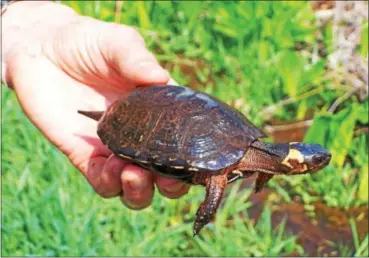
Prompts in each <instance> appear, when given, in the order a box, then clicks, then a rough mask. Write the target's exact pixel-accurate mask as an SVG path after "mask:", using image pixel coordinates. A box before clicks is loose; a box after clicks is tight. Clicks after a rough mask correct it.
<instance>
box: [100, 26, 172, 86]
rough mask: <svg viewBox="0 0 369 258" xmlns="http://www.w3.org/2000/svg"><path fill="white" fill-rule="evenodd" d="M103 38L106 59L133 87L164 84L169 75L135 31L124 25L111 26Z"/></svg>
mask: <svg viewBox="0 0 369 258" xmlns="http://www.w3.org/2000/svg"><path fill="white" fill-rule="evenodd" d="M108 33H109V35H108V36H107V37H104V38H105V40H108V41H109V43H108V44H106V45H105V46H106V48H105V50H106V51H105V52H106V57H107V58H106V59H107V61H108V62H109V63H110V65H112V66H113V68H114V69H115V71H116V72H117V73H118V74H119V75H120V76H122V77H123V78H124V79H125V80H128V81H130V82H131V83H132V84H134V85H148V84H166V83H167V82H168V81H169V79H170V75H169V73H168V72H167V71H166V70H165V69H163V68H162V67H161V66H160V64H159V63H158V61H157V60H156V58H155V56H154V55H153V54H152V53H151V52H150V51H149V50H148V49H147V48H146V46H145V42H144V39H143V38H142V37H141V35H140V34H139V33H138V31H137V30H135V29H133V28H131V27H129V26H125V25H115V24H114V25H113V26H112V29H111V30H109V32H108Z"/></svg>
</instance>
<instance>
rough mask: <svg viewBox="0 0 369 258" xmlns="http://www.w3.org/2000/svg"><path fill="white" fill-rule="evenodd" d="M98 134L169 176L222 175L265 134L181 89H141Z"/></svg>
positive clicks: (112, 109)
mask: <svg viewBox="0 0 369 258" xmlns="http://www.w3.org/2000/svg"><path fill="white" fill-rule="evenodd" d="M97 133H98V135H99V137H100V138H101V140H102V142H103V143H104V144H106V145H107V146H108V147H109V149H111V150H112V151H113V152H114V153H115V154H116V155H118V156H120V157H122V158H124V159H128V160H132V161H133V162H134V163H136V164H138V165H140V166H142V167H144V168H148V169H150V170H152V171H155V172H159V173H161V174H165V175H167V176H170V177H173V178H178V179H184V180H187V181H188V179H189V178H191V176H192V175H193V174H194V173H198V172H206V173H210V174H219V173H221V171H222V170H223V169H224V168H227V167H229V166H232V165H235V164H237V163H238V162H239V161H240V159H241V158H242V157H243V156H244V154H245V152H246V150H247V148H248V147H249V146H250V144H251V143H252V142H253V141H254V140H255V139H257V138H259V137H265V134H264V133H263V132H262V131H261V130H260V129H258V128H257V127H255V126H254V125H253V124H252V123H251V122H250V121H248V120H247V118H246V117H245V116H244V115H242V114H241V113H240V112H239V111H237V110H235V109H233V108H232V107H230V106H228V105H227V104H225V103H223V102H221V101H219V100H217V99H214V98H212V97H211V96H209V95H207V94H205V93H202V92H199V91H195V90H192V89H190V88H187V87H181V86H170V85H169V86H150V87H139V88H136V89H134V90H132V91H130V92H129V93H128V94H127V95H125V96H124V97H123V98H122V99H120V100H118V101H116V102H114V103H113V104H112V105H111V106H109V107H108V109H107V110H106V111H105V112H104V114H103V116H102V117H101V119H100V120H99V125H98V132H97Z"/></svg>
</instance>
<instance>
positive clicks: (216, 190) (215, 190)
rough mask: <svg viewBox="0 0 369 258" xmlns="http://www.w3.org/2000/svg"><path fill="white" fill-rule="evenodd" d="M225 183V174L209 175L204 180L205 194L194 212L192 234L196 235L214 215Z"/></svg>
mask: <svg viewBox="0 0 369 258" xmlns="http://www.w3.org/2000/svg"><path fill="white" fill-rule="evenodd" d="M226 185H227V175H226V174H222V175H218V176H211V177H210V178H208V180H207V182H206V196H205V200H204V201H203V202H202V203H201V205H200V207H199V209H198V210H197V212H196V220H195V223H194V228H193V235H194V236H195V235H197V234H198V233H199V232H200V230H201V229H202V228H203V227H204V226H205V225H206V224H208V223H209V222H210V221H211V220H212V219H213V218H214V216H215V213H216V211H217V209H218V207H219V204H220V201H221V200H222V197H223V192H224V188H225V186H226Z"/></svg>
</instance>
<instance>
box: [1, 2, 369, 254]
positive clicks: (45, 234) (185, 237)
mask: <svg viewBox="0 0 369 258" xmlns="http://www.w3.org/2000/svg"><path fill="white" fill-rule="evenodd" d="M63 4H67V5H69V6H71V7H72V8H73V9H74V10H76V11H77V12H79V13H81V14H83V15H88V16H92V17H95V18H98V19H101V20H104V21H109V22H117V23H123V24H129V25H132V26H135V27H136V28H137V29H138V30H139V31H140V33H141V35H142V36H143V37H144V38H145V40H146V43H147V45H148V48H149V49H150V50H152V51H153V53H154V54H155V55H156V57H157V58H158V60H159V61H160V62H161V64H162V65H163V66H164V67H166V68H167V69H168V70H169V71H170V72H171V74H172V76H173V78H174V79H175V80H176V81H177V82H179V83H180V84H182V85H186V86H189V87H193V88H196V89H198V90H201V91H204V92H207V93H209V94H211V95H213V96H215V97H217V98H219V99H222V100H224V101H226V102H227V103H229V104H231V105H233V106H235V107H236V108H238V109H239V110H241V112H243V113H244V114H245V115H247V116H248V117H249V118H250V120H251V121H252V122H254V123H255V124H257V125H258V126H260V127H261V128H263V129H264V130H265V131H266V132H267V133H269V134H270V135H271V137H270V138H268V139H267V140H268V141H275V142H277V141H283V140H285V139H286V137H287V138H288V139H289V140H291V141H292V140H293V141H298V140H302V141H304V142H314V143H320V144H322V145H324V146H326V147H327V148H328V149H329V150H330V151H331V152H332V154H333V158H332V162H331V163H330V165H329V166H328V167H327V168H326V169H324V170H323V171H321V172H319V173H317V174H314V175H303V176H298V177H277V178H275V179H273V180H271V181H270V183H268V189H266V190H265V192H264V194H259V195H255V194H254V193H253V192H252V185H251V186H250V185H249V184H241V182H237V183H235V184H233V185H232V187H229V188H228V191H227V198H225V200H224V201H223V204H222V207H221V208H220V210H219V211H218V215H217V217H216V220H214V223H211V224H209V225H208V226H207V227H206V228H205V229H204V230H203V232H202V234H201V236H199V237H195V238H193V237H192V223H193V220H194V215H195V212H196V209H197V207H198V205H199V203H200V202H201V200H202V199H203V196H204V189H203V188H201V187H193V188H192V189H191V191H190V193H189V194H188V195H186V196H185V197H183V198H181V199H178V200H169V199H165V198H163V197H161V196H160V195H159V194H158V193H157V194H156V195H155V198H154V201H153V203H152V205H151V206H150V207H149V208H147V209H145V210H143V211H140V212H135V211H131V210H129V209H127V208H125V207H123V206H122V205H121V203H120V202H119V200H118V199H112V200H105V199H101V198H100V197H99V196H98V195H96V194H95V193H94V191H93V190H92V189H91V187H90V186H89V185H88V184H87V182H86V181H85V180H84V178H83V177H82V176H81V175H80V173H79V172H78V171H77V170H76V169H75V168H74V167H73V166H72V165H71V164H70V163H69V162H68V160H67V158H66V157H64V155H63V154H62V153H61V152H60V151H59V150H58V149H57V148H55V147H54V146H52V145H51V144H50V143H49V142H48V141H46V139H45V138H44V137H43V136H42V134H41V133H40V132H39V131H38V130H37V129H36V128H35V127H34V126H33V125H32V124H31V123H30V122H29V121H28V120H27V119H26V116H25V115H24V114H23V112H22V110H21V108H20V106H19V104H18V102H17V100H16V97H15V94H14V93H13V92H12V91H10V90H9V89H6V88H5V87H2V96H1V101H2V104H1V105H2V115H1V119H2V167H1V171H2V188H1V189H2V224H1V229H2V253H1V255H2V256H25V255H39V256H92V255H98V256H118V255H120V256H283V255H295V256H304V255H330V256H337V255H342V256H352V255H355V256H367V255H368V223H367V222H366V223H365V221H366V220H367V218H368V147H369V144H368V131H367V130H368V94H367V87H368V85H367V84H366V85H364V86H363V87H361V88H360V87H356V88H355V87H354V85H353V82H352V81H351V80H349V79H348V78H351V77H349V75H350V76H356V75H357V73H355V72H347V71H346V70H345V69H344V67H343V66H342V65H338V66H333V65H332V63H331V58H332V57H336V58H337V56H336V55H335V54H336V52H335V47H334V46H335V42H336V41H335V40H336V38H335V37H334V34H333V29H334V28H333V26H334V23H333V21H332V20H328V21H325V22H322V20H321V19H319V17H318V18H317V13H318V11H319V10H321V9H322V7H320V9H319V8H318V7H314V8H313V6H312V4H311V3H308V2H304V1H298V2H292V1H286V2H276V1H271V2H266V1H263V2H261V1H259V2H252V1H241V2H237V1H232V2H231V3H227V4H226V3H224V2H219V1H217V2H208V1H203V2H195V1H191V2H190V1H188V2H178V1H167V2H165V1H153V2H146V1H145V2H137V1H122V2H120V3H116V2H115V1H74V2H72V1H65V2H64V1H63ZM332 8H335V7H327V10H332ZM336 8H337V7H336ZM360 30H361V32H362V33H361V38H360V40H359V44H358V45H357V47H356V49H355V51H356V52H355V54H357V56H359V57H360V58H362V59H363V60H365V62H366V63H367V60H368V59H367V58H368V22H367V20H366V21H365V20H364V21H363V22H362V23H361V24H360ZM300 125H302V127H301V126H300ZM276 132H279V134H278V133H276ZM294 217H297V218H298V219H297V221H296V220H295V221H293V218H294ZM335 218H336V219H335ZM303 224H305V225H307V227H305V228H304V227H303V226H304V225H303ZM310 225H311V227H310ZM309 227H310V228H309ZM319 228H320V231H318V230H319ZM325 228H327V232H328V233H329V234H328V233H327V232H323V231H324V229H325ZM322 229H323V230H322ZM296 230H297V231H296ZM305 230H306V231H305ZM309 230H311V232H312V233H311V234H312V235H313V234H314V232H318V233H317V236H315V237H317V238H316V239H314V240H316V241H315V242H320V241H321V242H324V241H326V242H327V244H326V245H322V247H316V248H315V246H314V248H312V247H311V244H310V245H309V243H308V242H307V241H308V240H307V239H308V238H309V236H310V235H309V234H310V233H309V232H310V231H309ZM314 230H317V231H314ZM298 231H300V232H298ZM319 248H320V249H319Z"/></svg>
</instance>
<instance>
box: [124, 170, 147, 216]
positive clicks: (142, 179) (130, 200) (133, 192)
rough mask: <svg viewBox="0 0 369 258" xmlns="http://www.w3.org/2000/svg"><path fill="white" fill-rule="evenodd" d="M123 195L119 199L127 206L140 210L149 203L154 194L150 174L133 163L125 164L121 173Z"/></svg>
mask: <svg viewBox="0 0 369 258" xmlns="http://www.w3.org/2000/svg"><path fill="white" fill-rule="evenodd" d="M121 184H122V188H123V195H122V196H121V201H122V202H123V204H125V205H126V206H127V207H129V208H131V209H134V210H141V209H144V208H146V207H147V206H149V205H150V204H151V201H152V198H153V196H154V182H153V178H152V174H151V173H150V172H148V171H146V170H144V169H142V168H139V167H136V166H134V165H127V166H126V167H125V168H124V169H123V172H122V174H121Z"/></svg>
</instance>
